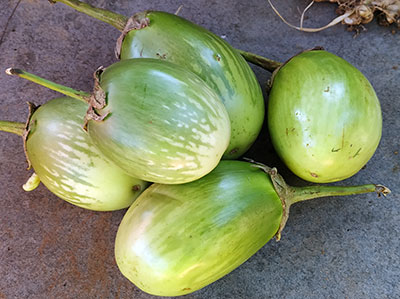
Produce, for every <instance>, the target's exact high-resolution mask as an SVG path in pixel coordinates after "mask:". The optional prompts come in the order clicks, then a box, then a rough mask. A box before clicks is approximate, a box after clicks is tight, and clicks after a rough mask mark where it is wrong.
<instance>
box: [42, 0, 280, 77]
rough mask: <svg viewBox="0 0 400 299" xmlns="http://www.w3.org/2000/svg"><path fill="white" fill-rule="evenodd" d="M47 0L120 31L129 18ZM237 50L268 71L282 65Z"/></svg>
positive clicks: (74, 3)
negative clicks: (68, 7)
mask: <svg viewBox="0 0 400 299" xmlns="http://www.w3.org/2000/svg"><path fill="white" fill-rule="evenodd" d="M49 1H50V2H51V3H56V2H61V3H64V4H65V5H68V6H70V7H72V8H73V9H75V10H77V11H79V12H81V13H84V14H86V15H88V16H91V17H93V18H95V19H97V20H99V21H102V22H105V23H107V24H110V25H111V26H113V27H115V28H117V29H118V30H119V31H121V32H123V31H124V29H125V26H126V24H127V22H128V20H129V18H128V17H126V16H124V15H121V14H118V13H116V12H112V11H109V10H107V9H103V8H98V7H94V6H92V5H90V4H87V3H84V2H82V1H78V0H49ZM181 7H182V5H181V6H180V7H179V9H178V10H177V12H176V13H175V14H178V13H179V10H180V8H181ZM237 51H238V52H239V53H240V54H241V55H242V56H243V58H244V59H246V60H247V61H248V62H250V63H252V64H255V65H257V66H259V67H261V68H263V69H265V70H267V71H269V72H273V71H274V70H275V69H277V68H278V67H279V66H281V65H282V63H280V62H278V61H274V60H272V59H268V58H265V57H263V56H260V55H257V54H253V53H250V52H246V51H243V50H239V49H237Z"/></svg>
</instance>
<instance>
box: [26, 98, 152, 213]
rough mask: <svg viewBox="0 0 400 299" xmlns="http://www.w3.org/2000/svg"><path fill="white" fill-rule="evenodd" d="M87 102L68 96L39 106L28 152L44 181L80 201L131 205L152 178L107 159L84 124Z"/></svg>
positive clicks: (88, 205) (106, 206)
mask: <svg viewBox="0 0 400 299" xmlns="http://www.w3.org/2000/svg"><path fill="white" fill-rule="evenodd" d="M86 110H87V105H85V104H84V103H82V102H78V101H76V100H75V99H72V98H68V97H64V98H57V99H53V100H51V101H49V102H47V103H45V104H44V105H42V106H40V107H39V108H38V109H37V110H36V111H35V112H34V113H33V115H32V116H31V118H30V121H29V134H28V136H27V140H26V149H27V155H28V158H29V160H30V162H31V163H32V167H33V169H34V170H35V172H36V174H37V175H38V176H39V178H40V180H41V181H42V182H43V184H44V185H45V186H46V187H47V188H48V189H49V190H50V191H51V192H53V193H54V194H55V195H57V196H58V197H60V198H62V199H64V200H65V201H67V202H69V203H71V204H74V205H76V206H79V207H82V208H85V209H90V210H95V211H113V210H119V209H123V208H127V207H128V206H130V205H131V204H132V202H133V201H134V200H135V199H136V197H137V196H138V195H139V194H140V193H141V192H142V191H143V190H144V189H145V188H146V187H147V185H148V183H146V182H144V181H142V180H139V179H136V178H133V177H131V176H128V175H127V174H125V173H124V172H123V171H122V170H121V169H120V168H119V167H118V166H116V165H114V164H113V163H112V162H110V161H109V160H108V159H106V158H105V157H104V156H103V155H102V154H101V153H100V151H99V150H98V149H97V148H96V147H95V146H94V145H93V143H92V142H91V139H90V137H89V136H88V134H87V133H86V132H85V131H84V130H83V128H82V122H83V119H84V117H85V113H86Z"/></svg>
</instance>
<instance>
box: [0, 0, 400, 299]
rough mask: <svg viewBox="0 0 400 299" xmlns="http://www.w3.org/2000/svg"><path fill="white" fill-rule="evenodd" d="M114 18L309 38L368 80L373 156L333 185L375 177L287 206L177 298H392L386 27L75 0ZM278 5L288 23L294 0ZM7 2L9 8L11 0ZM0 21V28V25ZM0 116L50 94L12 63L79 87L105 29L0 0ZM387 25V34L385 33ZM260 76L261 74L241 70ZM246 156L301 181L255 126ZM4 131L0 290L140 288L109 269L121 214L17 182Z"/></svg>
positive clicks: (87, 79)
mask: <svg viewBox="0 0 400 299" xmlns="http://www.w3.org/2000/svg"><path fill="white" fill-rule="evenodd" d="M88 2H90V3H92V4H93V5H97V6H100V7H105V8H108V9H112V10H115V11H117V12H119V13H123V14H126V15H129V14H132V13H134V12H138V11H142V10H145V9H157V10H165V11H169V12H175V10H176V9H177V8H178V7H179V6H180V5H181V4H183V5H184V7H183V9H182V11H181V15H182V16H183V17H186V18H188V19H189V20H191V21H194V22H196V23H198V24H200V25H202V26H204V27H206V28H208V29H210V30H211V31H213V32H214V33H216V34H218V35H224V36H226V40H227V41H228V42H230V43H231V44H232V45H234V46H235V47H238V48H241V49H244V50H249V51H253V52H255V53H258V54H261V55H264V56H267V57H270V58H273V59H276V60H280V61H284V60H286V59H287V58H289V57H291V56H292V55H294V54H296V53H297V52H299V51H301V50H304V49H308V48H312V47H314V46H323V47H325V48H326V49H327V50H329V51H331V52H333V53H335V54H337V55H339V56H341V57H343V58H345V59H347V60H348V61H349V62H351V63H352V64H353V65H355V66H356V67H358V68H359V69H360V70H361V71H362V72H363V73H364V74H365V75H366V77H367V78H368V79H369V80H370V81H371V83H372V85H373V86H374V87H375V89H376V92H377V94H378V97H379V98H380V100H381V104H382V112H383V120H384V123H383V124H384V125H383V136H382V141H381V143H380V145H379V148H378V150H377V151H376V153H375V155H374V156H373V158H372V159H371V160H370V161H369V162H368V164H367V166H366V167H365V168H364V169H363V170H361V171H360V172H359V173H358V174H357V175H355V176H354V177H352V178H350V179H347V180H346V181H343V182H340V183H338V184H342V185H345V184H346V185H351V184H364V183H380V184H385V185H387V186H388V187H389V188H391V189H392V191H393V193H392V194H391V195H390V196H389V197H388V198H387V199H384V198H377V197H376V195H375V194H368V195H360V196H351V197H347V198H345V197H341V198H325V199H319V200H314V201H310V202H307V203H300V204H297V205H295V206H294V207H292V210H291V218H290V219H289V222H288V224H287V226H286V229H285V230H284V232H283V235H282V240H281V241H280V242H279V243H277V242H275V241H271V242H269V243H268V244H267V245H265V246H264V247H263V248H262V249H261V250H260V251H259V252H258V253H257V254H255V255H254V256H253V257H252V258H251V259H250V260H248V261H247V262H246V263H244V264H243V265H242V266H240V267H239V268H238V269H236V270H235V271H233V272H232V273H231V274H229V275H227V276H226V277H224V278H222V279H220V280H219V281H217V282H215V283H213V284H212V285H210V286H208V287H205V288H204V289H202V290H200V291H197V292H195V293H193V294H191V295H187V296H186V297H187V298H399V297H400V216H399V214H400V205H399V199H400V195H399V194H400V187H399V182H400V155H399V154H398V152H399V150H400V140H399V129H400V94H399V86H400V30H399V29H396V28H395V27H391V28H383V27H379V26H378V25H377V24H376V23H375V22H372V23H371V24H368V25H366V26H365V28H366V31H363V32H361V34H359V35H358V36H356V37H355V36H354V33H351V32H347V31H346V28H345V27H344V26H341V25H339V26H336V27H333V28H330V29H327V30H325V31H322V32H320V33H315V34H308V33H303V32H298V31H295V30H293V29H290V28H289V27H287V26H286V25H284V24H283V23H282V21H280V20H279V19H278V17H277V16H276V15H275V14H274V13H273V12H272V10H271V9H270V8H269V6H268V4H267V1H265V0H253V1H239V0H232V1H227V0H220V1H216V0H212V1H210V0H197V1H194V0H191V1H185V0H168V1H165V0H137V1H128V0H119V1H116V0H113V1H105V0H90V1H89V0H88ZM275 2H277V3H278V2H279V5H278V7H279V9H280V10H281V12H282V14H284V15H285V16H288V19H289V20H290V21H292V22H296V21H297V20H298V19H299V18H300V13H299V10H301V9H302V8H304V7H305V6H306V4H307V1H303V0H301V1H295V0H285V1H283V0H282V1H275ZM17 4H18V7H17V8H16V10H15V13H14V15H13V16H12V17H10V15H11V14H12V11H13V9H14V8H15V7H16V5H17ZM334 10H335V6H334V5H333V4H328V3H323V4H315V5H314V7H313V8H312V9H311V10H310V12H309V13H308V15H309V16H310V18H309V19H307V20H306V25H316V26H318V25H324V24H326V23H328V22H329V21H330V20H331V19H332V18H334V17H335V13H334ZM5 28H6V29H5ZM3 30H5V31H4V36H3V39H2V42H1V44H0V70H1V72H0V91H1V92H0V119H7V120H14V121H25V118H26V116H27V106H26V104H25V102H26V101H33V102H35V103H37V104H41V103H44V102H45V101H47V100H49V99H51V98H53V97H56V96H57V94H56V93H55V92H52V91H49V90H46V89H45V88H42V87H40V86H37V85H35V84H33V83H29V82H26V81H24V80H22V79H19V78H11V77H8V76H6V75H5V74H4V72H3V71H4V70H5V69H6V68H7V67H10V66H13V67H20V68H24V69H26V70H28V71H31V72H34V73H37V74H39V75H41V76H44V77H46V78H49V79H52V80H54V81H57V82H59V83H63V84H67V85H69V86H72V87H75V88H78V89H83V90H87V91H90V90H91V88H92V79H91V78H92V77H91V76H92V75H91V74H92V72H93V70H94V69H96V68H97V67H98V66H100V65H109V64H111V63H112V62H114V61H115V59H114V58H113V57H114V56H113V48H114V42H115V40H116V38H117V37H118V31H117V30H115V29H114V28H112V27H110V26H109V25H106V24H102V23H100V22H98V21H96V20H93V19H91V18H90V17H87V16H84V15H82V14H79V13H77V12H75V11H73V10H72V9H69V8H67V7H65V6H64V5H62V4H57V5H50V4H49V3H48V2H47V1H45V0H22V1H17V0H2V1H0V35H1V34H2V32H3ZM392 31H393V32H392ZM254 70H255V72H256V75H257V77H258V79H259V81H260V84H262V85H264V84H265V81H266V80H267V79H268V78H269V76H270V75H269V73H268V72H266V71H263V70H261V69H260V68H257V67H254ZM247 156H249V157H252V158H254V159H256V160H258V161H261V162H264V163H266V164H268V165H271V166H278V167H279V169H280V170H281V172H282V173H283V174H284V175H285V177H286V178H287V179H288V181H289V182H291V183H292V184H297V185H305V184H306V183H305V182H303V181H301V180H300V179H298V178H296V177H295V176H294V175H292V174H290V172H289V171H288V170H287V169H286V168H285V167H284V166H283V165H282V163H281V162H280V161H279V159H278V158H277V156H276V154H275V153H274V151H273V149H272V147H271V145H270V144H269V141H268V133H267V131H266V129H264V130H263V132H262V134H261V135H260V137H259V139H258V141H257V143H256V144H255V146H254V147H253V148H252V149H251V150H250V152H249V153H248V154H247ZM25 168H26V163H25V160H24V154H23V149H22V142H21V139H20V138H19V137H18V136H14V135H11V134H7V133H0V205H1V209H0V277H1V279H0V298H1V299H3V298H7V299H8V298H153V296H151V295H148V294H145V293H143V292H141V291H140V290H138V289H137V288H136V287H135V286H133V285H132V284H131V283H130V282H129V281H128V280H127V279H125V278H124V277H123V276H122V275H121V274H120V273H119V271H118V269H117V266H116V264H115V262H114V257H113V241H114V237H115V233H116V230H117V228H118V224H119V222H120V220H121V218H122V216H123V214H124V211H119V212H114V213H95V212H90V211H86V210H83V209H80V208H77V207H74V206H72V205H70V204H67V203H66V202H64V201H62V200H59V199H57V198H56V197H55V196H54V195H52V194H51V193H50V192H49V191H48V190H46V189H45V187H43V186H40V187H39V188H38V189H37V190H35V191H33V192H29V193H28V192H24V191H23V190H22V188H21V186H22V184H23V183H24V182H25V181H26V179H27V178H28V177H29V175H30V173H29V172H27V171H26V170H25Z"/></svg>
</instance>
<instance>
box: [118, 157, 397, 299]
mask: <svg viewBox="0 0 400 299" xmlns="http://www.w3.org/2000/svg"><path fill="white" fill-rule="evenodd" d="M275 186H276V188H275ZM374 191H376V192H378V194H384V195H385V194H387V193H388V192H390V191H389V190H388V189H387V188H385V187H383V186H379V185H363V186H353V187H332V186H310V187H290V186H287V185H286V184H285V182H284V181H283V179H282V178H281V177H280V176H279V175H278V174H277V172H276V169H269V168H268V167H266V166H260V165H255V164H251V163H247V162H241V161H221V162H220V164H219V165H218V166H217V167H216V168H215V169H214V170H213V171H212V172H211V173H210V174H208V175H207V176H205V177H203V178H201V179H199V180H197V181H195V182H191V183H188V184H182V185H160V184H153V185H152V186H150V187H149V188H148V189H147V190H145V191H144V192H143V193H142V194H141V195H140V196H139V198H138V199H137V201H135V202H134V203H133V205H132V206H131V207H130V208H129V210H128V211H127V213H126V214H125V216H124V218H123V219H122V222H121V224H120V226H119V228H118V232H117V236H116V241H115V257H116V262H117V265H118V267H119V269H120V271H121V272H122V274H123V275H124V276H126V277H127V278H128V279H129V280H130V281H131V282H133V283H134V284H135V285H136V286H137V287H139V288H140V289H142V290H143V291H145V292H147V293H150V294H153V295H158V296H179V295H184V294H188V293H191V292H194V291H196V290H198V289H200V288H202V287H204V286H206V285H208V284H210V283H212V282H214V281H216V280H217V279H219V278H221V277H223V276H224V275H226V274H227V273H229V272H231V271H232V270H233V269H235V268H236V267H238V266H239V265H240V264H242V263H243V262H245V261H246V260H247V259H248V258H250V257H251V256H252V255H253V254H254V253H255V252H256V251H257V250H259V249H260V248H261V247H262V246H264V244H266V243H267V242H268V241H269V240H270V239H271V238H272V237H273V236H274V235H276V234H278V237H279V234H280V231H281V230H282V228H283V226H284V224H285V222H286V220H287V217H288V211H289V207H290V205H291V204H293V203H295V202H299V201H303V200H306V199H311V198H317V197H323V196H334V195H349V194H358V193H366V192H374Z"/></svg>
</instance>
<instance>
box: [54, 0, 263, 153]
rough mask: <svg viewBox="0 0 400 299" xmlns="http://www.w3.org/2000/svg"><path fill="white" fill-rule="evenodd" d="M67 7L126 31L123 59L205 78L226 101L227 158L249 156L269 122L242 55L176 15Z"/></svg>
mask: <svg viewBox="0 0 400 299" xmlns="http://www.w3.org/2000/svg"><path fill="white" fill-rule="evenodd" d="M52 2H62V3H64V4H67V5H69V6H71V7H73V8H75V9H76V10H78V11H81V12H83V13H86V14H88V15H91V16H93V17H96V18H98V19H100V20H102V21H105V22H108V23H110V24H111V25H113V26H115V27H116V28H118V29H119V30H121V31H122V35H121V37H120V38H119V39H118V42H117V47H116V52H117V56H118V57H120V58H121V59H130V58H142V57H147V58H157V59H162V60H167V61H170V62H173V63H176V64H178V65H181V66H183V67H184V68H186V69H187V70H190V71H191V72H194V73H195V74H197V75H198V76H199V77H200V78H202V79H203V80H204V81H205V82H206V83H207V84H208V85H209V86H210V87H211V88H212V89H214V90H215V92H216V93H217V94H218V95H219V96H220V98H221V100H222V101H223V103H224V105H225V107H226V109H227V111H228V114H229V118H230V121H231V140H230V144H229V146H228V148H227V150H226V152H225V154H224V158H225V159H235V158H238V157H239V156H241V155H242V154H243V153H244V152H246V151H247V150H248V149H249V148H250V146H251V145H252V144H253V142H254V141H255V139H256V138H257V136H258V134H259V132H260V130H261V126H262V123H263V120H264V113H265V112H264V99H263V96H262V92H261V88H260V86H259V84H258V81H257V79H256V77H255V75H254V73H253V71H252V70H251V68H250V67H249V65H248V64H247V63H246V61H245V60H244V58H243V57H242V56H241V55H240V53H239V52H238V51H237V50H236V49H234V48H233V47H232V46H231V45H229V44H228V43H227V42H226V41H225V40H223V39H222V38H220V37H218V36H217V35H215V34H213V33H212V32H210V31H208V30H206V29H204V28H202V27H200V26H198V25H196V24H194V23H192V22H190V21H188V20H186V19H184V18H181V17H179V16H177V15H174V14H170V13H166V12H161V11H146V12H142V13H138V14H135V15H134V16H133V17H131V18H129V19H128V18H126V17H124V16H122V15H118V14H116V13H113V12H110V11H106V10H102V9H98V8H94V7H92V6H90V5H88V4H85V3H82V2H80V1H77V0H53V1H52Z"/></svg>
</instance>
